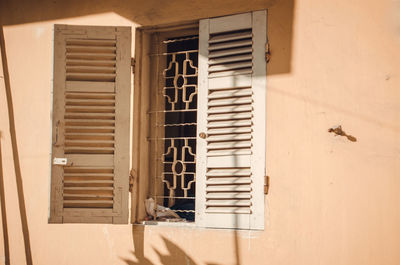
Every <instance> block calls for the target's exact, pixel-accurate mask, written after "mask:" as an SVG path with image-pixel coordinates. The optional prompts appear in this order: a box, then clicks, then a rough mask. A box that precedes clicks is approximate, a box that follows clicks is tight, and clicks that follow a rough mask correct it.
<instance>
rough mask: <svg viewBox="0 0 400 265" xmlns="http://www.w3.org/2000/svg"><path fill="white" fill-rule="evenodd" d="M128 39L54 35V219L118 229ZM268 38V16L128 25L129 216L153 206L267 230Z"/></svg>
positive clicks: (79, 31)
mask: <svg viewBox="0 0 400 265" xmlns="http://www.w3.org/2000/svg"><path fill="white" fill-rule="evenodd" d="M57 30H58V31H60V32H62V33H57ZM107 30H108V31H109V32H110V34H111V35H113V34H114V35H113V36H114V37H109V38H110V39H112V40H109V39H108V38H105V37H104V36H106V34H105V31H107ZM92 31H93V33H92ZM128 31H129V30H127V29H126V28H118V27H117V28H115V27H114V28H106V27H88V29H85V27H77V26H75V27H71V26H57V27H56V38H55V41H56V42H55V80H54V115H53V116H54V118H53V143H55V144H54V145H53V167H52V168H53V170H52V207H51V220H53V221H54V222H108V223H121V222H127V219H128V218H127V215H128V191H127V189H128V188H127V187H128V184H127V180H128V174H129V173H128V170H129V142H130V139H129V127H127V126H129V122H128V121H129V91H130V88H129V82H130V77H129V76H130V75H129V59H130V58H129V54H130V51H129V45H130V43H129V41H130V35H129V34H128V33H127V32H128ZM94 32H95V33H94ZM57 34H59V35H61V36H62V37H57ZM111 35H110V36H111ZM266 35H267V33H266V11H255V12H251V13H246V14H239V15H232V16H226V17H219V18H211V19H204V20H200V22H199V23H188V24H183V25H179V26H166V27H164V26H162V27H143V28H139V29H137V31H136V37H135V39H136V45H135V57H136V66H135V86H134V111H133V144H132V147H133V148H132V169H133V170H132V172H134V173H133V175H134V181H133V182H134V185H133V191H132V198H133V199H132V206H133V207H132V219H133V220H136V221H142V220H144V219H145V216H146V210H145V200H146V199H148V198H152V199H154V202H155V204H156V205H157V204H159V205H161V206H165V207H171V208H172V209H173V210H174V211H175V212H176V213H177V214H179V215H180V216H181V217H184V218H185V219H186V220H188V221H194V223H195V225H196V226H201V227H215V228H241V229H263V228H264V193H263V191H264V176H265V99H266V93H265V90H266V61H265V45H266V43H267V39H266ZM63 45H64V46H63ZM57 47H59V48H58V49H57ZM124 49H126V50H124ZM125 55H126V58H125ZM58 58H61V59H58ZM111 61H112V62H111ZM121 68H124V70H123V71H122V73H123V74H122V75H121V76H120V75H119V71H120V69H121ZM64 69H65V70H64ZM126 69H127V70H126ZM57 71H58V72H57ZM60 84H61V85H60ZM72 84H74V85H72ZM76 87H77V88H76ZM105 87H107V88H109V87H111V88H110V90H105ZM71 89H72V90H71ZM119 100H121V103H120V101H119ZM118 126H120V127H118ZM127 148H128V149H127ZM58 158H67V161H64V160H62V159H58ZM54 159H56V160H54ZM57 159H58V160H57ZM87 161H88V162H89V161H90V163H92V164H85V163H88V162H87ZM106 161H108V162H109V164H107V163H106ZM84 162H85V163H84ZM63 163H66V165H63ZM60 164H61V165H60ZM57 174H58V175H57Z"/></svg>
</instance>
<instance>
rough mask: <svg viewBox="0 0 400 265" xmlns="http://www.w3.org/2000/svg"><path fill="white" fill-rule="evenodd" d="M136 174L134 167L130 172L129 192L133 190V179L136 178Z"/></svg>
mask: <svg viewBox="0 0 400 265" xmlns="http://www.w3.org/2000/svg"><path fill="white" fill-rule="evenodd" d="M135 175H136V174H135V171H134V170H133V169H132V170H131V172H130V173H129V192H132V190H133V180H134V178H135Z"/></svg>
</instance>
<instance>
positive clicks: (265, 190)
mask: <svg viewBox="0 0 400 265" xmlns="http://www.w3.org/2000/svg"><path fill="white" fill-rule="evenodd" d="M268 191H269V176H265V179H264V194H268Z"/></svg>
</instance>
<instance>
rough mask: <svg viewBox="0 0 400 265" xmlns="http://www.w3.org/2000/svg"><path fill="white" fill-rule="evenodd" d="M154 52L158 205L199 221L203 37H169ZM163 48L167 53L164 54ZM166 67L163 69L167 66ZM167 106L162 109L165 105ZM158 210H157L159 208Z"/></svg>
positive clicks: (154, 190) (155, 195)
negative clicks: (198, 133)
mask: <svg viewBox="0 0 400 265" xmlns="http://www.w3.org/2000/svg"><path fill="white" fill-rule="evenodd" d="M162 45H165V46H164V47H162V46H161V52H160V51H159V50H158V52H157V53H156V54H154V55H155V57H157V58H155V60H153V62H154V61H155V63H156V64H157V67H156V68H157V69H158V73H159V74H158V80H156V81H155V83H156V84H157V85H156V87H157V91H156V93H155V99H154V102H153V104H152V111H150V113H151V114H152V116H153V117H152V119H151V121H152V128H154V131H153V132H152V133H151V135H152V137H150V140H151V141H152V144H151V148H152V154H154V155H155V157H156V158H155V160H154V161H155V163H156V165H154V168H152V169H151V172H152V174H153V175H152V176H151V177H152V178H153V179H152V180H151V181H150V183H151V185H153V187H152V189H151V193H152V194H151V197H152V198H154V200H155V201H156V204H161V205H163V206H166V207H170V208H171V209H172V210H173V211H175V212H176V213H177V214H178V215H179V216H180V217H181V218H184V219H186V220H188V221H193V220H194V212H195V211H194V204H195V182H196V124H197V123H196V122H197V75H198V69H197V65H198V36H188V37H183V38H174V39H167V40H164V41H163V42H162ZM163 51H164V52H163ZM163 65H164V67H163ZM160 106H162V108H160ZM156 212H157V211H156Z"/></svg>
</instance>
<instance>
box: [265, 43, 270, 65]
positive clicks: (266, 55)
mask: <svg viewBox="0 0 400 265" xmlns="http://www.w3.org/2000/svg"><path fill="white" fill-rule="evenodd" d="M269 59H271V50H270V47H269V43H267V44H265V61H266V62H267V63H268V62H269Z"/></svg>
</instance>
